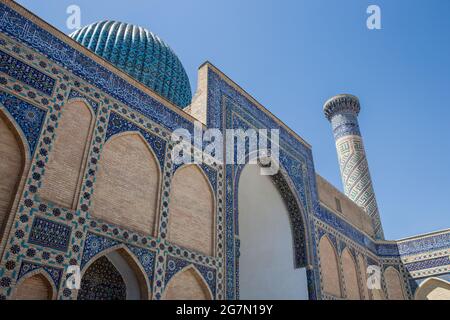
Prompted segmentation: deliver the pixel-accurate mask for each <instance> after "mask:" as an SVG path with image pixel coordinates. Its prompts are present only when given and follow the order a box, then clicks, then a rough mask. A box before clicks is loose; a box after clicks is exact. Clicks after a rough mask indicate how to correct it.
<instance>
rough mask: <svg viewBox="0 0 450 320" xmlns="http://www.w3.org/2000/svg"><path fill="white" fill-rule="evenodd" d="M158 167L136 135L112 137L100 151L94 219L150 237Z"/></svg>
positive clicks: (153, 217) (152, 225) (156, 192)
mask: <svg viewBox="0 0 450 320" xmlns="http://www.w3.org/2000/svg"><path fill="white" fill-rule="evenodd" d="M158 170H159V169H158V164H157V162H156V160H155V158H154V156H153V154H152V153H151V151H150V150H149V147H148V145H147V144H146V142H145V141H144V140H143V139H142V138H141V136H140V135H138V134H125V135H120V136H118V137H114V138H112V139H111V140H110V141H108V142H107V143H106V145H105V147H104V149H103V152H102V155H101V160H100V162H99V170H98V176H97V181H96V185H95V191H94V197H93V198H94V199H93V212H94V216H96V217H98V218H100V219H104V220H106V221H108V222H112V223H115V224H118V225H120V226H123V227H125V228H129V229H131V230H135V231H139V232H142V233H144V234H153V232H154V229H155V220H156V212H157V201H158V190H159V171H158Z"/></svg>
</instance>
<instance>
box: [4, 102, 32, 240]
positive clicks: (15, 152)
mask: <svg viewBox="0 0 450 320" xmlns="http://www.w3.org/2000/svg"><path fill="white" fill-rule="evenodd" d="M18 128H19V127H18V126H17V125H16V124H15V122H14V120H11V118H10V117H9V116H8V114H7V113H5V112H4V111H3V110H2V109H0V137H1V139H0V177H1V179H0V241H1V240H2V239H3V236H4V234H5V232H6V231H7V230H8V229H9V228H8V223H9V220H10V219H11V218H12V217H11V215H10V213H11V212H12V211H14V208H15V207H16V206H17V200H18V195H19V192H18V191H19V190H21V189H22V187H23V184H24V181H25V176H24V175H25V172H27V171H28V168H29V163H30V161H29V160H30V155H29V149H28V143H27V142H26V139H25V138H24V137H23V134H22V133H21V130H20V129H18Z"/></svg>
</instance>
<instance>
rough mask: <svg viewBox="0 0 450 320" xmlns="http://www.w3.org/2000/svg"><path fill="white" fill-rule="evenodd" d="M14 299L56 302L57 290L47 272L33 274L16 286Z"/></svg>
mask: <svg viewBox="0 0 450 320" xmlns="http://www.w3.org/2000/svg"><path fill="white" fill-rule="evenodd" d="M12 297H13V299H14V300H55V299H56V288H55V287H54V285H53V281H52V280H51V278H50V276H49V275H48V274H47V273H46V272H44V271H39V272H36V273H33V272H31V273H30V274H28V275H27V276H25V277H23V278H22V279H20V281H19V282H18V283H17V284H16V288H15V289H14V293H13V295H12Z"/></svg>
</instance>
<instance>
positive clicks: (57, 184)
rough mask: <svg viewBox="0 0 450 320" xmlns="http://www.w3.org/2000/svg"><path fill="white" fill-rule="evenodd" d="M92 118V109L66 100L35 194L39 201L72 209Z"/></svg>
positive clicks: (93, 116) (82, 168) (78, 188)
mask: <svg viewBox="0 0 450 320" xmlns="http://www.w3.org/2000/svg"><path fill="white" fill-rule="evenodd" d="M94 119H95V115H94V112H93V110H92V109H91V108H90V107H89V106H88V105H87V104H86V103H85V102H83V101H78V100H75V101H70V102H69V103H68V104H67V105H65V106H64V107H63V110H62V115H61V119H60V120H59V123H58V129H57V130H56V138H55V143H54V147H53V150H52V151H51V152H50V154H49V160H48V163H47V165H46V169H45V175H44V176H43V180H42V188H41V189H40V191H39V195H40V196H41V197H42V198H43V199H46V200H49V201H51V202H54V203H57V204H59V205H62V206H64V207H67V208H70V209H75V208H76V205H77V201H78V197H79V193H80V184H81V178H82V176H83V173H84V167H85V164H86V157H87V153H88V149H89V141H90V137H91V132H92V128H93V125H94Z"/></svg>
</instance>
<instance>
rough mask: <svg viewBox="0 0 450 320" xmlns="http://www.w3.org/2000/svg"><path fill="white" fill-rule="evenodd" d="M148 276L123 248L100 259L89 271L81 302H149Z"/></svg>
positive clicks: (80, 296)
mask: <svg viewBox="0 0 450 320" xmlns="http://www.w3.org/2000/svg"><path fill="white" fill-rule="evenodd" d="M148 293H149V289H148V283H147V281H146V277H145V274H144V273H143V271H142V270H141V269H140V267H139V265H138V264H137V262H136V261H135V259H134V258H133V256H132V254H131V253H129V252H128V250H126V249H124V248H119V249H116V250H114V251H109V252H107V253H104V254H102V255H100V257H98V258H97V259H94V261H93V262H92V263H91V264H90V265H89V266H88V267H87V268H86V270H85V271H84V273H83V276H82V279H81V288H80V290H79V291H78V298H77V299H78V300H148V299H149V294H148Z"/></svg>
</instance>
